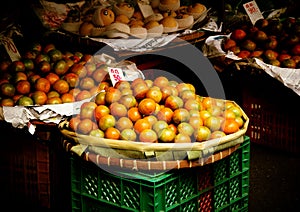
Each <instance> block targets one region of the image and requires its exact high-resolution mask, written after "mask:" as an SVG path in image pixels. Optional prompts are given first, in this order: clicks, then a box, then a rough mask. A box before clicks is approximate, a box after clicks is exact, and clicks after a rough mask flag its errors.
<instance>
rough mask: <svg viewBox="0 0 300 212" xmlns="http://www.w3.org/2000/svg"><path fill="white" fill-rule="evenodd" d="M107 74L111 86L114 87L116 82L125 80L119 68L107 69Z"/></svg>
mask: <svg viewBox="0 0 300 212" xmlns="http://www.w3.org/2000/svg"><path fill="white" fill-rule="evenodd" d="M108 73H109V77H110V80H111V82H112V85H113V86H115V84H116V83H117V82H119V81H121V80H125V77H124V74H123V70H122V69H120V68H111V67H108Z"/></svg>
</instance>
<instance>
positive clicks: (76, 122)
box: [69, 116, 80, 132]
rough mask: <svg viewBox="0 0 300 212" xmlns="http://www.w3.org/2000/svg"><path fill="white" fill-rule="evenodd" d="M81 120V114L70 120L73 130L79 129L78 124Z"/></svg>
mask: <svg viewBox="0 0 300 212" xmlns="http://www.w3.org/2000/svg"><path fill="white" fill-rule="evenodd" d="M79 122H80V117H79V116H73V117H72V118H71V119H70V120H69V128H70V129H71V130H72V131H74V132H75V131H77V126H78V124H79Z"/></svg>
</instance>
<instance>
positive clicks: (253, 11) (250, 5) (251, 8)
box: [243, 1, 264, 25]
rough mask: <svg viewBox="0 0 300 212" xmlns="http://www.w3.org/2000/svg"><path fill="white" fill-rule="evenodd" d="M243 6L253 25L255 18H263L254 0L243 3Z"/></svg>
mask: <svg viewBox="0 0 300 212" xmlns="http://www.w3.org/2000/svg"><path fill="white" fill-rule="evenodd" d="M243 6H244V8H245V10H246V12H247V14H248V16H249V18H250V20H251V23H252V24H253V25H254V24H255V22H256V21H257V20H259V19H263V18H264V17H263V15H262V13H261V12H260V9H259V8H258V6H257V4H256V2H255V1H249V2H247V3H245V4H243Z"/></svg>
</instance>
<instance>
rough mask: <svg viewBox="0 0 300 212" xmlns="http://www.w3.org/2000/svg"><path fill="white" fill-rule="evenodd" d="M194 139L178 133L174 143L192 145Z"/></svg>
mask: <svg viewBox="0 0 300 212" xmlns="http://www.w3.org/2000/svg"><path fill="white" fill-rule="evenodd" d="M191 142H192V139H191V137H190V136H188V135H187V134H181V133H178V134H177V135H176V136H175V138H174V143H191Z"/></svg>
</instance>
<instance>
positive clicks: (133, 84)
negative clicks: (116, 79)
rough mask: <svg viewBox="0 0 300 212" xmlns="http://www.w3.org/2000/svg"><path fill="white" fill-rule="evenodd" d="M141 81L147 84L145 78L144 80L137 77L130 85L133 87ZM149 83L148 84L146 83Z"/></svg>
mask: <svg viewBox="0 0 300 212" xmlns="http://www.w3.org/2000/svg"><path fill="white" fill-rule="evenodd" d="M139 83H144V84H146V82H145V80H143V79H142V78H135V79H134V80H133V81H132V82H131V84H130V86H131V89H133V88H134V87H135V86H136V85H137V84H139ZM146 85H147V84H146Z"/></svg>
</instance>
